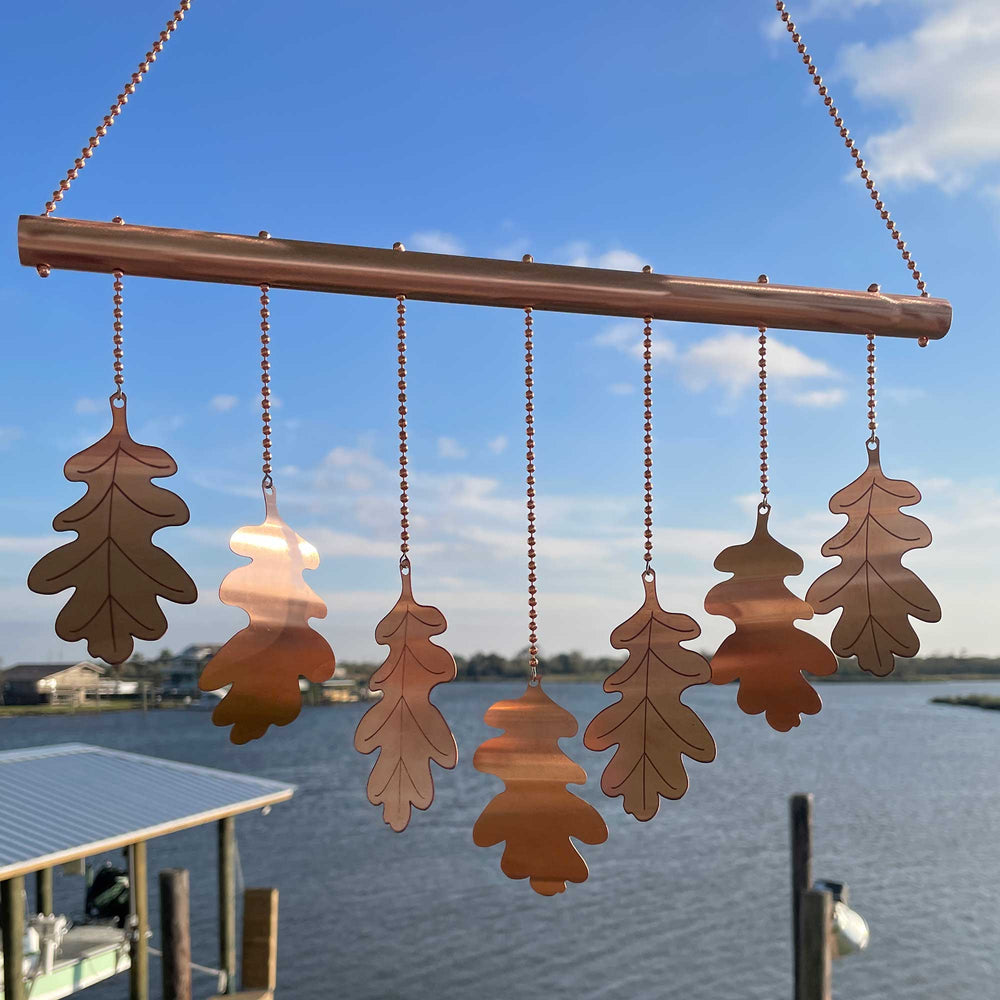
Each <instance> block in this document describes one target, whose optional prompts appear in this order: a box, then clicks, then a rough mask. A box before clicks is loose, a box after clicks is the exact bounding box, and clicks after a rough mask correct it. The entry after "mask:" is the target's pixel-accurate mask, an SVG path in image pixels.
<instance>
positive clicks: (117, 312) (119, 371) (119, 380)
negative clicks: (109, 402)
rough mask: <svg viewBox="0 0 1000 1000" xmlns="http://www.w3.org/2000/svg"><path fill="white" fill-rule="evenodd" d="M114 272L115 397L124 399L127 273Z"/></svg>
mask: <svg viewBox="0 0 1000 1000" xmlns="http://www.w3.org/2000/svg"><path fill="white" fill-rule="evenodd" d="M113 273H114V276H115V285H114V288H115V294H114V298H113V300H112V301H113V302H114V304H115V308H114V317H115V322H114V329H115V335H114V337H113V338H112V339H113V340H114V344H115V349H114V352H113V353H114V356H115V363H114V369H115V394H114V398H115V399H122V398H124V395H125V394H124V393H123V392H122V385H123V384H124V382H125V375H124V374H123V373H124V371H125V366H124V365H123V364H122V357H123V356H124V354H125V352H124V351H123V350H122V330H124V329H125V326H124V324H123V323H122V315H123V313H122V302H124V301H125V300H124V299H123V298H122V289H123V288H124V287H125V286H124V285H123V284H122V278H123V277H124V276H125V274H124V272H123V271H114V272H113Z"/></svg>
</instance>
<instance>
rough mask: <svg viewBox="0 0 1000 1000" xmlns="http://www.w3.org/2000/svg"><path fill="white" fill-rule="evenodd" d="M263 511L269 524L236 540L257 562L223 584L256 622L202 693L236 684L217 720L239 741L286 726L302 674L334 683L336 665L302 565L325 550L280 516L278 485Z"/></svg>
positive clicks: (231, 644) (243, 531) (210, 674)
mask: <svg viewBox="0 0 1000 1000" xmlns="http://www.w3.org/2000/svg"><path fill="white" fill-rule="evenodd" d="M264 509H265V518H264V522H263V523H262V524H254V525H250V526H248V527H245V528H239V529H237V531H236V532H235V533H234V534H233V536H232V538H231V539H230V540H229V547H230V548H231V549H232V550H233V552H235V553H236V555H238V556H248V557H249V558H250V559H251V562H250V564H249V565H247V566H240V567H238V568H237V569H234V570H233V571H232V572H230V573H229V574H228V575H227V576H226V578H225V579H224V580H223V581H222V586H221V587H219V598H220V600H221V601H222V603H223V604H229V605H232V606H233V607H238V608H243V610H244V611H246V613H247V614H248V615H249V616H250V624H249V625H247V627H246V628H244V629H243V630H242V631H240V632H237V633H236V635H234V636H233V637H232V638H231V639H230V640H229V641H228V642H227V643H226V644H225V645H224V646H223V647H222V649H220V650H219V651H218V653H216V654H215V656H213V657H212V659H211V660H209V661H208V663H207V664H206V665H205V669H204V670H203V671H202V674H201V678H200V679H199V681H198V686H199V687H200V688H201V689H202V691H216V690H218V689H219V688H223V687H225V686H226V685H232V686H231V687H230V688H229V691H228V693H227V694H226V695H225V697H224V698H223V699H222V701H220V702H219V704H218V705H217V706H216V708H215V711H214V712H213V713H212V721H213V722H214V723H215V724H216V725H217V726H232V727H233V728H232V730H231V732H230V734H229V738H230V740H232V742H233V743H248V742H249V741H250V740H254V739H258V738H259V737H261V736H263V735H264V733H265V732H267V727H268V726H272V725H273V726H287V725H288V723H290V722H292V721H293V720H294V719H295V718H296V717H297V716H298V714H299V711H300V710H301V708H302V695H301V693H300V692H299V677H300V676H301V677H306V678H308V679H309V680H311V681H313V682H315V683H319V682H320V681H325V680H329V679H330V677H332V676H333V670H334V665H335V664H334V657H333V650H332V649H330V645H329V643H327V641H326V639H324V638H323V636H321V635H320V634H319V633H318V632H314V631H313V630H312V629H311V628H310V627H309V619H310V618H325V617H326V605H325V604H324V603H323V602H322V601H321V600H320V599H319V597H317V595H316V594H315V593H314V592H313V590H312V589H311V588H310V587H309V586H308V584H306V582H305V581H304V580H303V579H302V571H303V570H306V569H315V568H316V567H317V566H318V565H319V553H318V552H317V551H316V549H314V548H313V546H312V545H310V544H309V542H307V541H306V540H305V539H304V538H302V537H301V536H300V535H297V534H296V533H295V532H294V531H292V529H291V528H289V527H288V525H287V524H285V522H284V521H283V520H282V519H281V517H280V516H279V514H278V500H277V494H276V492H275V491H274V489H271V490H270V491H268V490H265V491H264Z"/></svg>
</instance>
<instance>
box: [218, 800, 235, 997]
mask: <svg viewBox="0 0 1000 1000" xmlns="http://www.w3.org/2000/svg"><path fill="white" fill-rule="evenodd" d="M219 968H220V969H222V971H223V972H225V974H226V989H225V992H226V993H235V992H236V820H235V819H234V818H233V817H232V816H227V817H226V818H225V819H220V820H219Z"/></svg>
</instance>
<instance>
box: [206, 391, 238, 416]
mask: <svg viewBox="0 0 1000 1000" xmlns="http://www.w3.org/2000/svg"><path fill="white" fill-rule="evenodd" d="M238 402H239V399H238V398H237V397H236V396H230V395H228V394H226V393H223V394H221V395H219V396H213V397H212V398H211V399H210V400H209V401H208V405H209V406H211V407H212V409H213V410H216V411H217V412H218V413H228V412H229V411H230V410H231V409H232V408H233V407H234V406H235V405H236V404H237V403H238Z"/></svg>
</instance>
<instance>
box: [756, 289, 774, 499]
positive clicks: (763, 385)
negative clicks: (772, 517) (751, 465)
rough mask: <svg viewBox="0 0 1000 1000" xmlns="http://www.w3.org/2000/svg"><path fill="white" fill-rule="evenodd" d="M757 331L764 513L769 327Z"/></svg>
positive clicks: (761, 479) (769, 490) (769, 492)
mask: <svg viewBox="0 0 1000 1000" xmlns="http://www.w3.org/2000/svg"><path fill="white" fill-rule="evenodd" d="M757 282H758V284H761V285H766V284H767V275H766V274H761V275H759V276H758V278H757ZM757 332H758V333H759V334H760V336H759V337H758V338H757V343H758V344H759V345H760V347H759V348H758V350H757V354H758V356H759V358H760V360H759V361H758V362H757V367H758V368H759V369H760V382H759V383H758V388H759V389H760V396H759V397H758V399H759V400H760V407H759V412H760V498H761V499H760V504H759V505H758V510H759V511H760V512H761V513H762V514H764V513H767V512H768V511H770V509H771V501H770V500H769V499H768V498H769V497H770V495H771V488H770V487H769V486H768V485H767V327H766V326H758V327H757Z"/></svg>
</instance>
